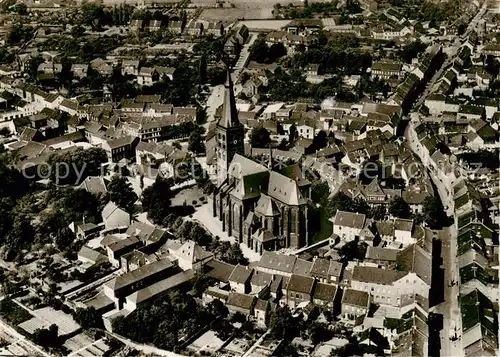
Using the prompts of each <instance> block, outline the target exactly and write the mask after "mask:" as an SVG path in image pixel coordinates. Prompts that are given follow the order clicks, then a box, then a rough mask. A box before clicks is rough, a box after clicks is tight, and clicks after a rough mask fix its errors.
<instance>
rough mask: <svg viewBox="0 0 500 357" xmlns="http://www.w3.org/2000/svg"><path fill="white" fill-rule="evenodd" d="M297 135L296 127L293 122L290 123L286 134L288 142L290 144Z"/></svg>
mask: <svg viewBox="0 0 500 357" xmlns="http://www.w3.org/2000/svg"><path fill="white" fill-rule="evenodd" d="M296 137H297V127H296V126H295V124H292V125H290V129H289V135H288V144H292V143H293V142H294V141H295V138H296Z"/></svg>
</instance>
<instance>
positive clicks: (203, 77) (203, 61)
mask: <svg viewBox="0 0 500 357" xmlns="http://www.w3.org/2000/svg"><path fill="white" fill-rule="evenodd" d="M198 72H199V74H198V75H199V77H200V83H205V82H206V81H207V58H206V56H205V54H202V55H201V57H200V63H199V70H198Z"/></svg>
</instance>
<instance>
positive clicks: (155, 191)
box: [142, 176, 173, 224]
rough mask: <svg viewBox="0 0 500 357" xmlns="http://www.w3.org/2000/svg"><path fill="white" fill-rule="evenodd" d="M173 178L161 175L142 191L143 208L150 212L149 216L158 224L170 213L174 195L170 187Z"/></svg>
mask: <svg viewBox="0 0 500 357" xmlns="http://www.w3.org/2000/svg"><path fill="white" fill-rule="evenodd" d="M171 186H172V180H167V179H163V178H161V177H160V176H158V177H157V179H156V181H155V182H154V183H153V184H152V185H151V186H149V187H147V188H146V189H145V190H144V191H143V193H142V208H143V209H144V211H146V212H148V218H149V219H151V220H152V221H153V222H154V223H156V224H161V223H162V222H163V220H164V219H165V217H167V215H168V214H169V213H170V204H171V203H170V200H171V198H172V197H173V195H172V191H171V190H170V187H171Z"/></svg>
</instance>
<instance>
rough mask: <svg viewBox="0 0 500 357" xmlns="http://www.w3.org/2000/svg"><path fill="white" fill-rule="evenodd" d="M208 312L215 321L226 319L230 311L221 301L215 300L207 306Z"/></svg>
mask: <svg viewBox="0 0 500 357" xmlns="http://www.w3.org/2000/svg"><path fill="white" fill-rule="evenodd" d="M207 312H208V313H209V314H210V315H211V316H213V318H214V319H218V318H224V319H225V318H226V317H227V315H228V314H229V310H228V309H227V307H226V305H224V304H223V303H222V302H221V301H220V300H218V299H215V300H213V301H211V302H209V303H208V304H207Z"/></svg>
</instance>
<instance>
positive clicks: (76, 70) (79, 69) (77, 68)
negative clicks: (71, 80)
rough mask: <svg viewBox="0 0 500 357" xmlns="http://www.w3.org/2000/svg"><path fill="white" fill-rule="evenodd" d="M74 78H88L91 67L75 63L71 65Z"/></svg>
mask: <svg viewBox="0 0 500 357" xmlns="http://www.w3.org/2000/svg"><path fill="white" fill-rule="evenodd" d="M71 72H72V73H73V76H75V77H78V78H86V77H87V74H88V73H89V65H88V64H85V63H74V64H72V65H71Z"/></svg>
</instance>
